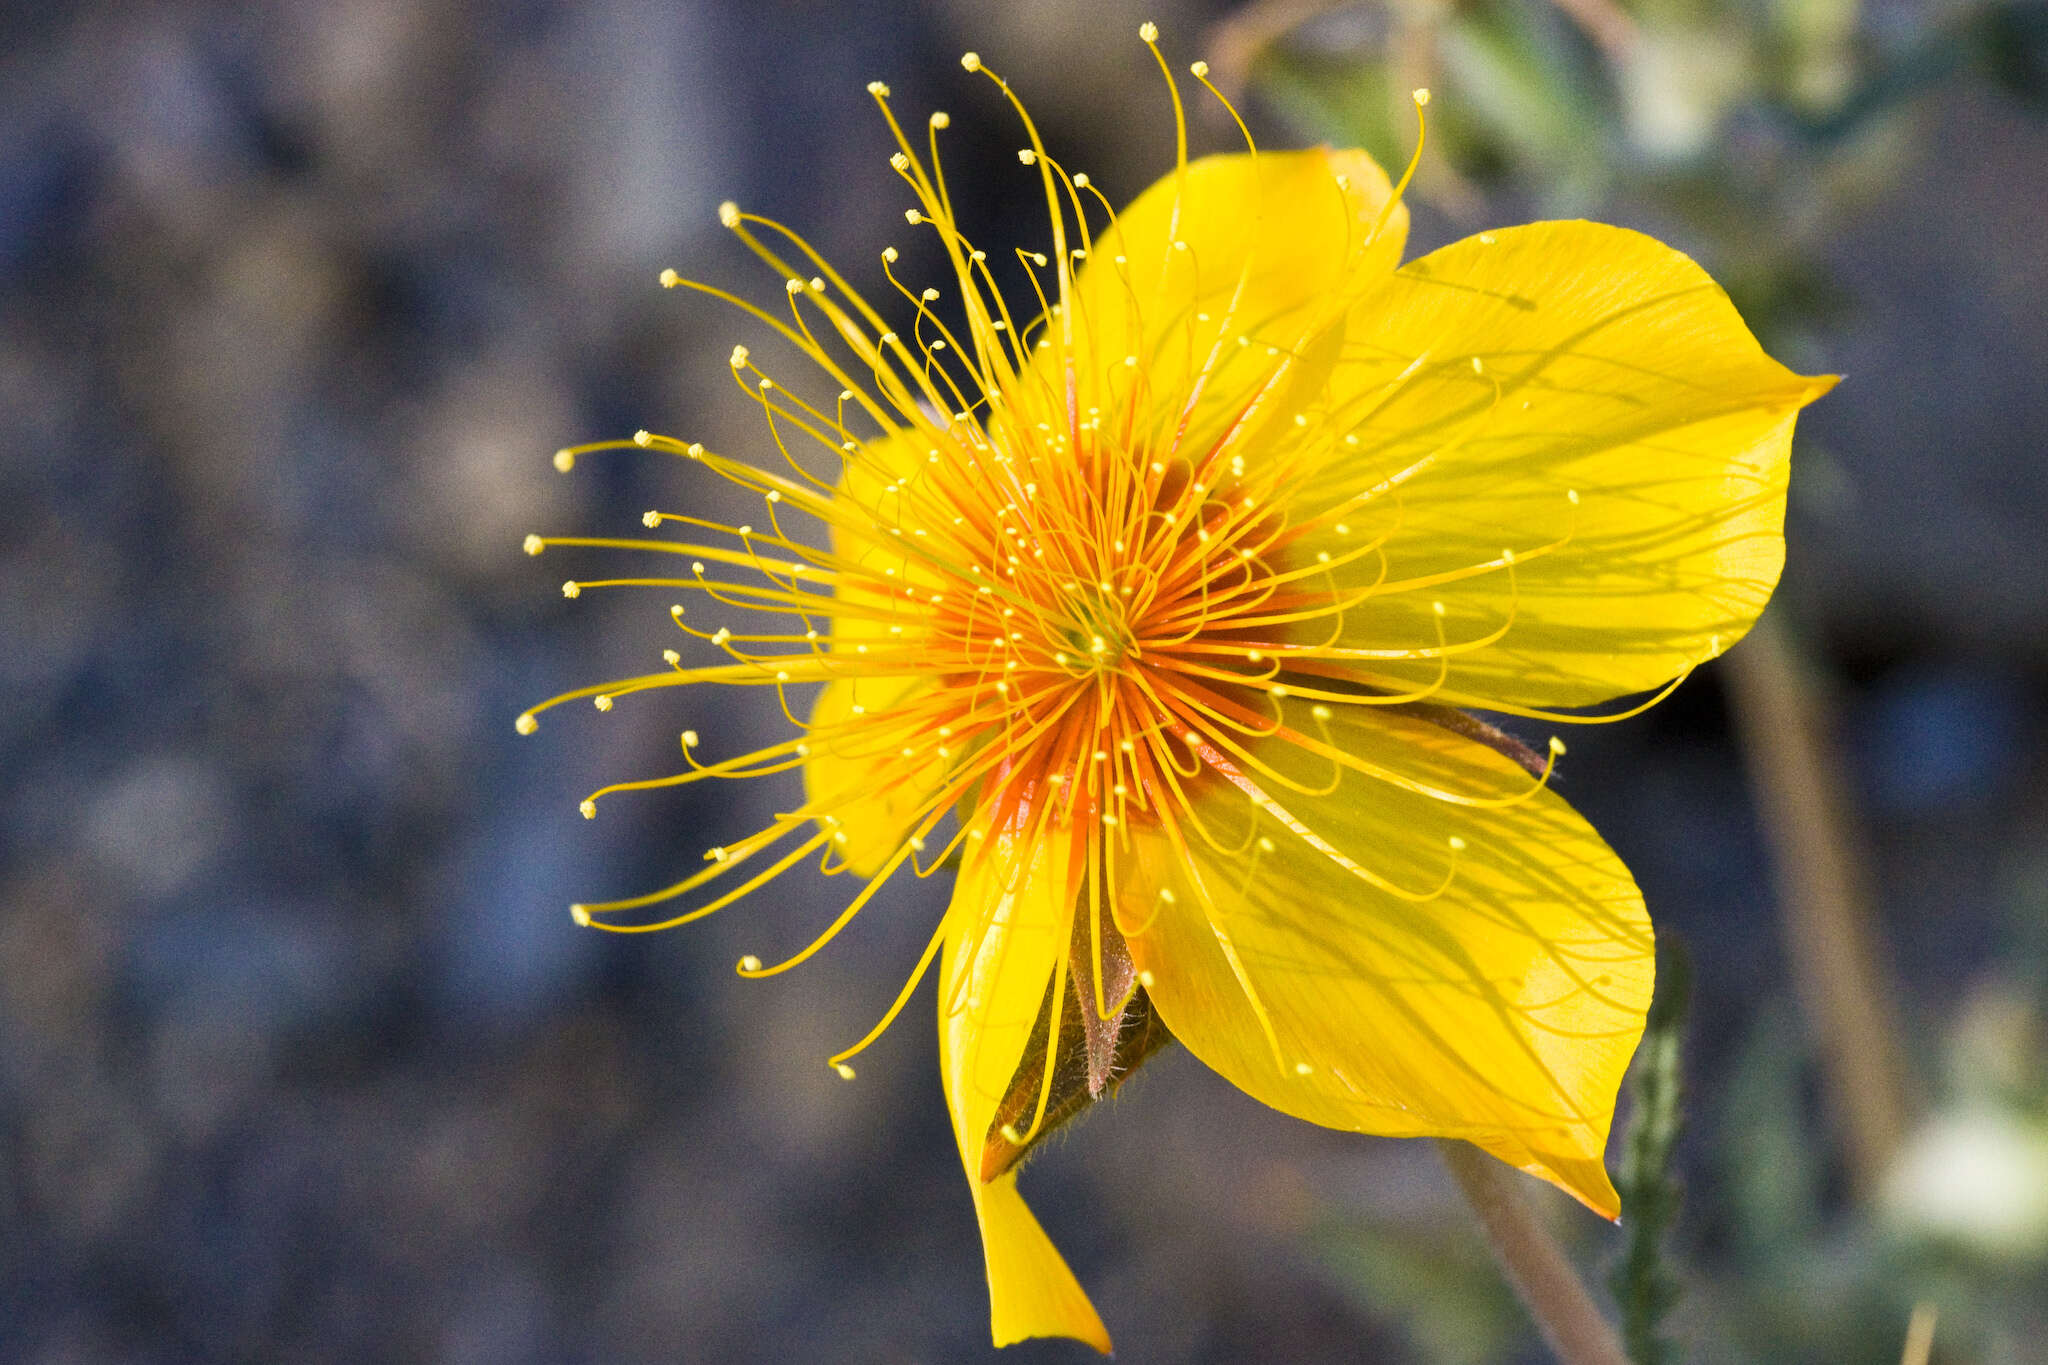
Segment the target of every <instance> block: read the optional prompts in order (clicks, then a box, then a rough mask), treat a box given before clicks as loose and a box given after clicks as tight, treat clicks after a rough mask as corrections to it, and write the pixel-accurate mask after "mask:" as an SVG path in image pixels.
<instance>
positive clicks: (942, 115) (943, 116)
mask: <svg viewBox="0 0 2048 1365" xmlns="http://www.w3.org/2000/svg"><path fill="white" fill-rule="evenodd" d="M952 126H953V116H952V115H951V114H949V113H947V112H946V111H945V110H943V109H934V110H932V127H934V128H950V127H952Z"/></svg>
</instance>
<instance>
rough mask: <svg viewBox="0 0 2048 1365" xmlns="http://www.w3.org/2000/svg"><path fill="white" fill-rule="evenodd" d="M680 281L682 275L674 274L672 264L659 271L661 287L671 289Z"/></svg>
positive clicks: (681, 280)
mask: <svg viewBox="0 0 2048 1365" xmlns="http://www.w3.org/2000/svg"><path fill="white" fill-rule="evenodd" d="M682 282H683V277H682V276H681V275H678V274H676V271H675V267H674V266H670V267H669V268H668V269H666V270H664V271H662V272H661V287H662V288H663V289H673V288H675V287H676V286H677V285H679V284H681V283H682Z"/></svg>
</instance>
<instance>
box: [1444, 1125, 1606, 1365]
mask: <svg viewBox="0 0 2048 1365" xmlns="http://www.w3.org/2000/svg"><path fill="white" fill-rule="evenodd" d="M1437 1150H1438V1151H1439V1152H1440V1153H1442V1155H1443V1159H1444V1165H1446V1166H1448V1167H1450V1170H1451V1178H1452V1179H1454V1180H1456V1181H1457V1182H1458V1188H1459V1189H1460V1190H1461V1191H1463V1192H1464V1195H1465V1201H1466V1202H1467V1203H1469V1204H1470V1205H1471V1206H1472V1211H1473V1212H1474V1213H1476V1214H1477V1215H1479V1222H1480V1225H1481V1226H1482V1227H1484V1228H1485V1229H1486V1238H1487V1241H1488V1242H1490V1243H1491V1244H1492V1246H1493V1255H1494V1259H1495V1260H1497V1261H1499V1262H1500V1268H1501V1270H1502V1272H1503V1273H1505V1274H1506V1275H1507V1278H1508V1283H1509V1284H1511V1285H1513V1286H1514V1287H1515V1294H1516V1296H1517V1297H1518V1298H1520V1299H1521V1301H1522V1306H1523V1307H1525V1308H1527V1309H1528V1310H1529V1316H1530V1317H1532V1318H1534V1319H1535V1320H1536V1330H1537V1331H1539V1332H1541V1333H1542V1334H1543V1340H1544V1341H1545V1342H1546V1343H1547V1344H1548V1345H1549V1346H1550V1349H1551V1352H1552V1353H1553V1354H1554V1355H1556V1357H1557V1358H1558V1360H1559V1361H1561V1362H1563V1365H1629V1361H1628V1357H1627V1356H1626V1355H1625V1354H1623V1353H1622V1349H1621V1341H1620V1339H1619V1338H1617V1337H1616V1336H1615V1334H1614V1328H1613V1327H1612V1326H1611V1325H1610V1324H1609V1323H1608V1321H1607V1319H1606V1318H1605V1317H1603V1316H1601V1313H1600V1310H1599V1308H1598V1307H1597V1306H1595V1304H1594V1303H1593V1296H1592V1295H1591V1294H1589V1293H1587V1292H1586V1286H1585V1285H1584V1284H1583V1283H1581V1282H1580V1280H1579V1277H1578V1273H1577V1272H1576V1271H1574V1270H1573V1269H1572V1266H1571V1262H1570V1261H1568V1260H1566V1259H1565V1255H1564V1252H1563V1251H1561V1250H1559V1249H1558V1245H1557V1242H1556V1240H1555V1239H1554V1238H1552V1237H1551V1235H1550V1232H1549V1230H1548V1229H1547V1228H1545V1227H1544V1226H1543V1224H1542V1222H1541V1221H1539V1220H1538V1219H1537V1217H1536V1215H1535V1213H1534V1212H1532V1211H1531V1210H1530V1208H1529V1206H1528V1204H1527V1203H1525V1202H1524V1201H1523V1199H1522V1192H1521V1191H1520V1190H1519V1189H1517V1188H1516V1187H1515V1182H1517V1181H1519V1180H1521V1179H1523V1178H1524V1177H1522V1176H1520V1175H1518V1174H1516V1173H1515V1172H1514V1171H1512V1170H1510V1169H1509V1168H1508V1167H1507V1166H1505V1165H1503V1164H1502V1163H1501V1162H1498V1161H1496V1160H1494V1159H1493V1158H1492V1157H1490V1156H1487V1155H1486V1154H1485V1153H1484V1152H1481V1151H1480V1150H1479V1149H1478V1148H1477V1147H1473V1146H1470V1145H1468V1144H1466V1143H1463V1142H1456V1141H1452V1140H1450V1139H1448V1138H1446V1139H1444V1140H1443V1141H1440V1142H1438V1143H1437Z"/></svg>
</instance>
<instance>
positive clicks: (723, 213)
mask: <svg viewBox="0 0 2048 1365" xmlns="http://www.w3.org/2000/svg"><path fill="white" fill-rule="evenodd" d="M718 221H719V222H720V223H721V224H722V225H724V226H725V227H738V226H739V225H740V206H739V205H738V204H735V203H733V202H732V200H730V199H728V200H726V201H725V202H724V203H723V204H720V205H719V206H718Z"/></svg>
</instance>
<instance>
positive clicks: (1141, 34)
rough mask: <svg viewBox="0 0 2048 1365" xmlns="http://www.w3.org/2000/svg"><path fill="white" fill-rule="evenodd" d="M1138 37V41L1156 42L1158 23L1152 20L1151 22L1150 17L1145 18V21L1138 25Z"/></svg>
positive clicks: (1157, 38)
mask: <svg viewBox="0 0 2048 1365" xmlns="http://www.w3.org/2000/svg"><path fill="white" fill-rule="evenodd" d="M1138 38H1139V40H1140V41H1142V42H1147V43H1156V42H1158V41H1159V25H1157V24H1155V23H1153V22H1152V21H1151V20H1150V19H1147V20H1146V21H1145V22H1144V23H1142V24H1140V25H1138Z"/></svg>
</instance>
